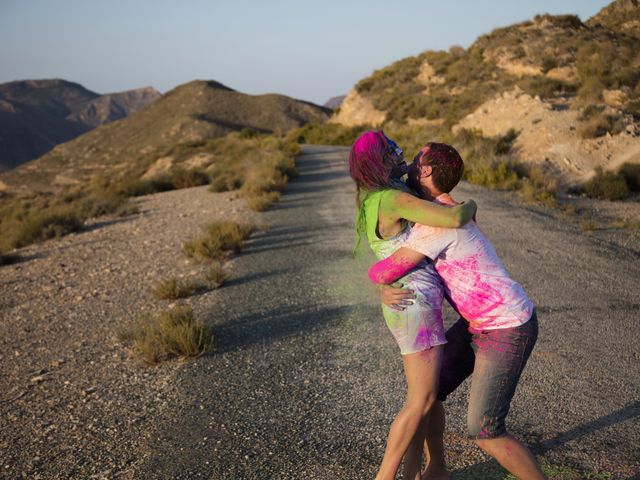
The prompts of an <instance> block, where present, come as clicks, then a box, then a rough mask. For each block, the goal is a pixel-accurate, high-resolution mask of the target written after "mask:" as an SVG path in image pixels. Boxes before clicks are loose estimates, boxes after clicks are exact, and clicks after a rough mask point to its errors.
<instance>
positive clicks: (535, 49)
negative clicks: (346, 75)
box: [330, 0, 640, 183]
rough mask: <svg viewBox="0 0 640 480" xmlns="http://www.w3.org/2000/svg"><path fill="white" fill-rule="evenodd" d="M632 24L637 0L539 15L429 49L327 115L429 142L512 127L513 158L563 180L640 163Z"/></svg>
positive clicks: (639, 18) (365, 84)
mask: <svg viewBox="0 0 640 480" xmlns="http://www.w3.org/2000/svg"><path fill="white" fill-rule="evenodd" d="M638 26H640V5H639V4H638V2H637V1H636V0H616V1H614V2H613V3H611V4H610V5H609V6H607V7H605V8H604V9H602V11H601V12H599V13H598V14H597V15H595V16H594V17H593V18H591V19H589V20H588V21H586V22H582V21H581V20H580V19H579V18H578V17H577V16H574V15H560V16H551V15H538V16H536V17H535V18H534V19H532V20H530V21H526V22H522V23H519V24H515V25H511V26H508V27H504V28H499V29H496V30H494V31H492V32H491V33H489V34H486V35H482V36H481V37H479V38H478V39H477V40H476V42H474V43H473V44H472V45H471V46H470V47H469V48H468V49H463V48H461V47H452V48H451V49H450V50H449V51H439V52H435V51H426V52H423V53H422V54H420V55H417V56H415V57H408V58H405V59H402V60H399V61H397V62H395V63H393V64H392V65H389V66H387V67H385V68H383V69H381V70H378V71H376V72H374V73H373V74H372V75H371V76H369V77H367V78H364V79H362V80H361V81H360V82H358V84H357V85H356V86H355V87H354V89H353V90H351V91H350V92H349V94H348V95H347V97H346V99H345V100H344V102H343V104H342V106H341V108H340V111H339V112H338V113H337V114H336V115H334V116H333V117H332V118H331V120H330V121H331V122H336V123H340V124H343V125H345V126H349V127H353V126H355V125H364V124H368V125H373V126H381V127H384V128H385V129H387V130H391V131H402V132H406V131H411V135H409V136H413V137H423V138H425V139H427V138H438V137H439V136H441V135H442V134H443V132H451V131H459V130H460V129H462V128H465V129H468V130H477V131H480V132H481V133H482V134H483V135H484V136H492V135H498V134H503V133H504V132H507V131H509V130H511V129H513V130H515V131H516V132H517V133H518V138H517V139H516V140H515V142H514V144H513V146H514V148H513V151H512V154H514V155H517V156H518V157H519V160H521V161H524V162H527V163H535V164H544V165H546V166H547V167H549V168H552V169H553V170H555V171H556V172H557V173H559V174H560V175H561V176H563V178H564V179H565V180H566V181H567V182H569V183H570V182H572V181H580V180H584V179H585V178H587V177H589V176H590V175H591V174H592V173H593V169H594V168H595V167H604V168H615V167H617V166H618V165H620V164H621V163H624V162H632V163H640V136H639V135H640V123H639V122H640V34H639V32H640V28H638ZM530 108H531V109H532V110H530ZM534 111H535V112H538V113H540V115H533V116H532V112H534ZM525 118H526V119H528V120H527V121H524V119H525ZM527 122H528V123H527ZM498 125H499V127H498ZM533 132H535V135H534V133H533ZM540 134H544V135H545V137H543V138H540V137H539V135H540ZM537 135H538V136H537ZM532 137H536V138H537V139H538V141H537V142H535V141H534V138H532Z"/></svg>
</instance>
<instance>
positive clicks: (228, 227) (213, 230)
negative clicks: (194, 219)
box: [182, 221, 252, 261]
mask: <svg viewBox="0 0 640 480" xmlns="http://www.w3.org/2000/svg"><path fill="white" fill-rule="evenodd" d="M251 230H252V227H251V226H250V225H247V224H240V223H237V222H232V221H224V222H214V223H210V224H209V225H207V226H206V234H205V235H203V236H200V237H198V238H195V239H193V240H189V241H187V242H185V243H184V244H183V246H182V248H183V250H184V253H185V254H186V255H187V256H189V257H192V258H195V259H197V260H200V261H203V260H220V259H223V258H225V257H226V256H228V255H229V253H240V252H241V251H242V242H243V241H244V239H245V238H247V237H248V236H249V234H250V233H251Z"/></svg>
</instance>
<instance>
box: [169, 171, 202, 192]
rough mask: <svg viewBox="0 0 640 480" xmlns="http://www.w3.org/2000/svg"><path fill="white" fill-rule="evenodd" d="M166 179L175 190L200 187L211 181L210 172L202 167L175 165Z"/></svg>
mask: <svg viewBox="0 0 640 480" xmlns="http://www.w3.org/2000/svg"><path fill="white" fill-rule="evenodd" d="M166 181H167V183H169V184H171V185H172V187H173V189H175V190H178V189H182V188H191V187H198V186H200V185H206V184H208V183H209V174H208V173H207V172H205V171H204V170H203V169H201V168H188V169H187V168H183V167H175V168H173V169H171V170H170V171H169V173H168V175H167V178H166Z"/></svg>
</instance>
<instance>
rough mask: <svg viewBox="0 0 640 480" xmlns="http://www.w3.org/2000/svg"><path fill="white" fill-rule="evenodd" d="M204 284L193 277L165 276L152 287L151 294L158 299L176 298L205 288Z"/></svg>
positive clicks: (184, 296) (187, 295)
mask: <svg viewBox="0 0 640 480" xmlns="http://www.w3.org/2000/svg"><path fill="white" fill-rule="evenodd" d="M205 287H206V286H205V285H203V284H202V282H200V281H199V280H198V279H195V278H176V277H172V278H167V279H165V280H159V281H158V282H156V284H155V285H154V287H153V294H154V295H155V296H156V298H158V299H160V300H177V299H178V298H186V297H190V296H191V295H193V294H194V293H197V292H199V291H201V290H204V289H205Z"/></svg>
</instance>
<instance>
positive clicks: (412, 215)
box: [349, 131, 476, 480]
mask: <svg viewBox="0 0 640 480" xmlns="http://www.w3.org/2000/svg"><path fill="white" fill-rule="evenodd" d="M349 173H350V175H351V178H352V179H353V181H354V182H355V183H356V186H357V188H358V192H357V197H356V200H357V204H358V216H357V222H356V231H357V235H358V239H359V238H360V236H362V235H363V234H366V237H367V240H368V243H369V246H370V247H371V249H372V250H373V252H374V254H375V255H376V256H377V257H378V258H379V259H383V258H386V257H387V256H389V255H391V254H392V253H393V252H394V251H395V250H396V249H397V248H398V247H399V246H400V245H401V244H402V243H403V242H404V240H405V239H406V237H407V235H408V234H409V231H410V228H409V224H408V222H413V223H420V224H423V225H430V226H436V227H445V228H456V227H459V226H462V225H464V224H465V223H466V222H468V221H469V220H470V219H471V218H472V217H473V215H474V214H475V211H476V205H475V202H473V201H470V202H468V203H466V204H462V205H460V206H457V207H453V208H448V207H442V206H439V205H436V204H434V203H431V202H427V201H425V200H421V199H419V198H417V197H415V196H413V195H411V194H410V193H408V192H407V191H402V190H400V188H401V185H402V184H401V183H400V182H398V181H397V180H396V179H398V178H399V177H400V176H402V175H403V174H404V173H406V164H405V162H404V157H403V155H402V150H400V149H399V148H398V147H397V145H396V144H395V143H394V142H393V141H392V140H390V139H389V138H387V137H386V136H385V135H384V133H383V132H381V131H378V132H365V133H364V134H362V135H361V136H360V137H359V138H358V139H357V140H356V141H355V143H354V144H353V146H352V147H351V152H350V154H349ZM394 187H396V188H394ZM403 283H404V284H405V285H406V286H407V287H409V288H411V289H412V290H413V291H414V292H416V301H415V302H414V303H413V304H411V305H406V307H407V308H405V309H404V310H401V311H400V310H393V309H391V308H389V307H387V306H385V305H383V307H382V309H383V314H384V318H385V321H386V323H387V326H388V327H389V330H390V331H391V333H392V334H393V336H394V338H395V340H396V342H397V343H398V346H399V347H400V353H401V354H402V360H403V365H404V371H405V376H406V379H407V398H406V401H405V405H404V407H403V408H402V410H401V411H400V412H399V413H398V414H397V415H396V417H395V419H394V420H393V422H392V424H391V428H390V430H389V437H388V439H387V447H386V450H385V454H384V457H383V459H382V463H381V465H380V469H379V470H378V474H377V476H376V478H377V479H379V480H381V479H393V478H394V477H395V474H396V472H397V470H398V467H399V465H400V461H401V460H402V457H403V456H404V455H405V452H407V450H408V449H409V452H408V455H407V457H406V459H405V472H404V473H405V478H416V476H418V478H419V473H420V459H421V451H422V438H424V436H423V435H416V433H417V431H418V427H419V425H420V424H421V423H422V420H423V419H424V417H425V416H426V414H427V413H428V411H429V409H430V408H431V405H433V403H434V401H435V399H436V395H437V392H438V375H439V371H440V364H441V359H442V347H441V345H443V344H444V343H446V340H445V336H444V327H443V324H442V313H441V304H442V295H443V294H442V286H441V283H440V280H439V277H438V275H437V273H436V272H435V269H434V268H433V266H432V265H431V264H430V263H426V262H425V263H424V264H421V265H420V266H419V268H417V269H414V270H413V271H412V272H410V273H409V274H408V275H406V276H405V277H404V278H403ZM414 437H415V440H414Z"/></svg>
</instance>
